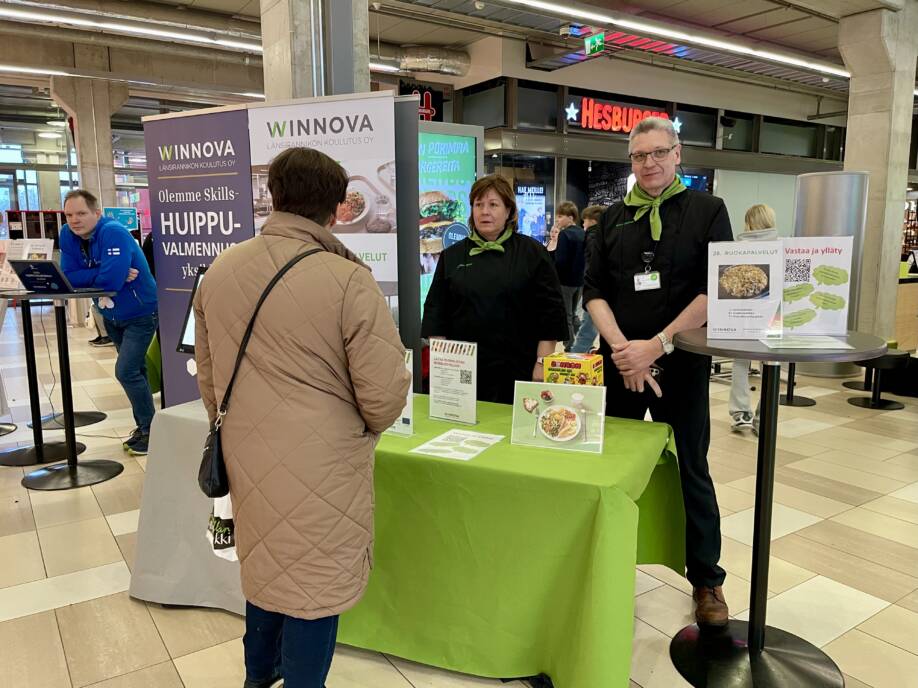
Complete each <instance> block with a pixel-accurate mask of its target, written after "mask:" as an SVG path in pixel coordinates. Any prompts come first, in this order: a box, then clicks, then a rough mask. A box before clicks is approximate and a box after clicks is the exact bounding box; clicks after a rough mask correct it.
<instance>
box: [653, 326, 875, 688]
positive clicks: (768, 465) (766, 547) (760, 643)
mask: <svg viewBox="0 0 918 688" xmlns="http://www.w3.org/2000/svg"><path fill="white" fill-rule="evenodd" d="M839 339H841V340H843V341H845V342H846V343H847V344H848V345H850V346H851V347H853V348H851V349H823V350H813V349H770V348H768V347H767V346H766V345H765V344H762V343H760V342H758V341H753V340H742V341H741V340H723V339H708V338H707V330H706V329H704V328H702V329H697V330H690V331H688V332H682V333H680V334H678V335H676V337H675V339H674V342H673V343H674V344H675V346H676V348H677V349H682V350H684V351H688V352H691V353H695V354H702V355H706V356H726V357H728V358H742V359H748V360H753V361H758V360H760V361H763V364H762V402H761V408H762V420H761V425H760V426H759V445H758V446H759V449H758V466H757V470H756V485H755V522H754V532H753V548H752V585H751V591H750V596H749V597H750V599H749V621H748V623H747V622H745V621H736V620H733V619H731V620H730V621H729V623H728V624H727V625H726V626H724V627H720V628H718V627H699V626H698V625H697V624H692V625H691V626H687V627H685V628H683V629H682V630H681V631H679V633H678V634H676V636H675V638H673V641H672V643H671V644H670V646H669V653H670V657H671V658H672V662H673V664H674V665H675V667H676V669H678V671H679V673H680V674H681V675H682V677H683V678H685V680H686V681H688V682H689V683H691V684H692V685H693V686H697V687H699V688H700V687H702V686H704V687H705V688H742V687H747V686H748V687H750V688H752V687H753V686H755V687H756V688H765V687H768V688H772V687H774V688H785V687H787V686H807V688H842V687H843V686H844V684H845V682H844V678H843V677H842V673H841V671H840V670H839V668H838V667H837V666H836V664H835V662H833V661H832V660H831V659H830V658H829V657H828V655H826V654H825V653H824V652H823V651H822V650H820V649H819V648H818V647H816V646H815V645H812V644H811V643H809V642H807V641H806V640H804V639H803V638H799V637H797V636H795V635H793V634H792V633H788V632H787V631H782V630H781V629H779V628H773V627H771V626H766V625H765V613H766V606H767V602H768V566H769V556H770V552H771V515H772V506H773V504H772V500H773V497H774V479H775V450H776V445H777V436H778V392H779V391H780V383H781V363H782V362H785V363H791V364H793V363H797V362H807V363H825V362H830V363H843V362H850V361H863V360H868V359H872V358H877V357H879V356H882V355H883V354H884V353H885V352H886V343H885V342H884V341H883V340H882V339H881V338H880V337H874V336H873V335H868V334H862V333H859V332H849V333H848V335H847V337H839Z"/></svg>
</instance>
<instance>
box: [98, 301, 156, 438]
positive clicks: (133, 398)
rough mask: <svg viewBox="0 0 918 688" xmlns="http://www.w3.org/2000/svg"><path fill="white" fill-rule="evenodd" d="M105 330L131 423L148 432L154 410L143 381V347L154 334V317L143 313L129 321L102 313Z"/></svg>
mask: <svg viewBox="0 0 918 688" xmlns="http://www.w3.org/2000/svg"><path fill="white" fill-rule="evenodd" d="M102 317H103V322H104V323H105V331H106V332H107V333H108V336H109V337H110V338H111V340H112V343H113V344H114V345H115V349H117V350H118V361H117V362H116V363H115V377H116V378H117V379H118V382H120V383H121V386H122V387H123V388H124V393H125V394H127V398H128V400H129V401H130V402H131V410H132V411H133V412H134V423H136V425H137V427H138V428H140V430H141V432H144V433H149V432H150V423H152V422H153V414H154V413H156V409H155V408H154V406H153V394H152V392H150V383H149V382H147V363H146V356H147V349H148V348H149V346H150V342H151V341H152V340H153V335H154V334H155V333H156V316H155V315H144V316H141V317H139V318H131V319H130V320H109V319H108V318H106V317H105V315H104V313H103V316H102Z"/></svg>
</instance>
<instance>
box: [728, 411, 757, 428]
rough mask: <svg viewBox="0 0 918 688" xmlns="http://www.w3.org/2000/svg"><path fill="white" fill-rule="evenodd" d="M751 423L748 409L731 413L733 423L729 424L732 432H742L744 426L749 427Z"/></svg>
mask: <svg viewBox="0 0 918 688" xmlns="http://www.w3.org/2000/svg"><path fill="white" fill-rule="evenodd" d="M751 427H753V425H752V414H751V413H749V412H748V411H743V412H741V413H734V414H733V424H732V425H731V426H730V429H731V430H733V432H742V431H743V430H744V429H746V428H751Z"/></svg>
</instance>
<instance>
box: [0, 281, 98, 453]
mask: <svg viewBox="0 0 918 688" xmlns="http://www.w3.org/2000/svg"><path fill="white" fill-rule="evenodd" d="M19 303H20V307H21V310H22V338H23V340H24V343H25V358H26V378H27V379H28V381H29V406H30V409H31V412H32V423H31V424H30V426H31V428H32V441H33V444H32V446H30V447H16V448H15V449H6V450H4V451H0V466H34V465H36V464H41V463H49V462H52V461H61V460H62V459H66V458H67V445H66V444H64V443H63V442H45V441H44V438H43V437H42V432H41V431H42V427H41V397H40V396H39V391H38V366H37V365H36V363H35V340H34V332H33V330H32V307H31V302H30V301H28V300H26V299H24V300H22V301H20V302H19ZM4 425H6V424H5V423H4ZM15 428H16V426H15V425H14V426H13V429H14V430H15ZM85 450H86V445H83V444H79V443H78V444H77V452H78V453H79V452H83V451H85Z"/></svg>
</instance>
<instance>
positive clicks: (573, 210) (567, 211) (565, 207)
mask: <svg viewBox="0 0 918 688" xmlns="http://www.w3.org/2000/svg"><path fill="white" fill-rule="evenodd" d="M555 214H556V215H567V216H568V217H572V218H574V224H575V225H579V224H580V211H579V210H577V206H575V205H574V204H573V203H571V202H570V201H564V203H559V204H558V210H557V211H556V213H555Z"/></svg>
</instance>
